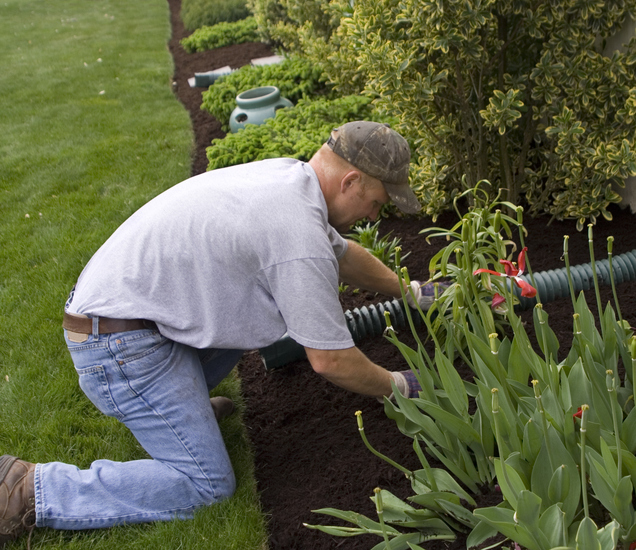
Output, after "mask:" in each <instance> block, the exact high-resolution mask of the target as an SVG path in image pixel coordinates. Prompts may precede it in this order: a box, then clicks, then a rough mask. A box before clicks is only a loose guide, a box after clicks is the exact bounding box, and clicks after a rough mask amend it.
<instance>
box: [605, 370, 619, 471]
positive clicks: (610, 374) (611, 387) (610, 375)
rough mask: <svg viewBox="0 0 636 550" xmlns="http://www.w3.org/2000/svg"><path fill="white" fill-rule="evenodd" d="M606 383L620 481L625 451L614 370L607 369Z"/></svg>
mask: <svg viewBox="0 0 636 550" xmlns="http://www.w3.org/2000/svg"><path fill="white" fill-rule="evenodd" d="M605 384H606V386H607V391H608V393H609V397H610V403H611V404H612V422H613V423H614V438H615V440H616V459H617V465H618V479H617V480H616V482H617V483H618V482H619V481H620V480H621V478H622V477H623V475H622V464H623V453H621V433H620V427H621V422H620V416H621V409H620V407H619V405H618V395H617V394H616V377H615V376H614V371H612V370H607V371H605Z"/></svg>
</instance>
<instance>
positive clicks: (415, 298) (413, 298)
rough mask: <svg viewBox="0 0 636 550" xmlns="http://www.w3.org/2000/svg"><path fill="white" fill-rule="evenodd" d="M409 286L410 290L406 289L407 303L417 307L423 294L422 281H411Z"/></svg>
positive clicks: (411, 306) (414, 307)
mask: <svg viewBox="0 0 636 550" xmlns="http://www.w3.org/2000/svg"><path fill="white" fill-rule="evenodd" d="M409 287H410V290H409V289H407V290H406V303H407V304H408V305H409V307H410V308H413V309H416V308H417V305H416V304H417V303H419V301H420V296H422V283H420V282H419V281H411V284H410V285H409ZM411 290H412V291H413V294H411Z"/></svg>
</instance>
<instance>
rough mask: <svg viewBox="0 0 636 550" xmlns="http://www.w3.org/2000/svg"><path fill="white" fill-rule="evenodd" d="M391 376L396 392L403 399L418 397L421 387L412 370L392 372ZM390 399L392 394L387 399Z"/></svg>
mask: <svg viewBox="0 0 636 550" xmlns="http://www.w3.org/2000/svg"><path fill="white" fill-rule="evenodd" d="M391 376H392V377H393V382H394V383H395V386H396V387H397V389H398V391H399V392H400V393H401V394H402V395H403V396H404V397H409V398H411V397H419V392H421V391H422V387H421V386H420V383H419V382H418V381H417V378H416V377H415V374H413V371H412V370H402V371H394V372H392V373H391ZM392 397H393V394H391V395H390V396H389V399H391V398H392Z"/></svg>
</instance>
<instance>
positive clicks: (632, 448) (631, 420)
mask: <svg viewBox="0 0 636 550" xmlns="http://www.w3.org/2000/svg"><path fill="white" fill-rule="evenodd" d="M621 440H622V441H623V443H625V446H626V447H627V449H628V450H629V452H630V453H636V407H634V408H633V409H632V410H631V411H629V414H628V415H627V418H626V419H625V420H624V421H623V427H622V429H621Z"/></svg>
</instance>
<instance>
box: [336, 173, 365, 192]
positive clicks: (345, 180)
mask: <svg viewBox="0 0 636 550" xmlns="http://www.w3.org/2000/svg"><path fill="white" fill-rule="evenodd" d="M361 183H362V174H361V173H360V171H359V170H351V171H350V172H347V173H346V174H345V175H344V176H343V177H342V179H341V180H340V192H341V193H345V192H346V191H348V190H350V189H352V188H354V187H355V186H356V184H358V185H359V184H361Z"/></svg>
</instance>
